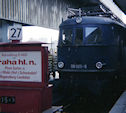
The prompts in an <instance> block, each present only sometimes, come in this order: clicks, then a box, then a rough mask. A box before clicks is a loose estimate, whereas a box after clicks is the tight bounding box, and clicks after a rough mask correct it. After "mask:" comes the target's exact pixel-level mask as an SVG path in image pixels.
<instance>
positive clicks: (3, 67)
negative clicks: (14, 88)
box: [0, 51, 42, 82]
mask: <svg viewBox="0 0 126 113" xmlns="http://www.w3.org/2000/svg"><path fill="white" fill-rule="evenodd" d="M41 69H42V60H41V52H40V51H19V52H14V51H12V52H0V81H21V82H41V81H42V71H41Z"/></svg>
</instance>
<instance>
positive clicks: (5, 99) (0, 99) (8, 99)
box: [0, 96, 16, 104]
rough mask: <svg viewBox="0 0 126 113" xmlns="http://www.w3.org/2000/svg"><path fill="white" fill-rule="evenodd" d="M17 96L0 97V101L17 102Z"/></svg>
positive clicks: (6, 102)
mask: <svg viewBox="0 0 126 113" xmlns="http://www.w3.org/2000/svg"><path fill="white" fill-rule="evenodd" d="M15 100H16V99H15V97H11V96H2V97H0V103H1V104H15Z"/></svg>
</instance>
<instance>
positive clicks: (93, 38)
mask: <svg viewBox="0 0 126 113" xmlns="http://www.w3.org/2000/svg"><path fill="white" fill-rule="evenodd" d="M85 39H86V44H100V43H101V42H102V31H101V29H100V28H99V27H85Z"/></svg>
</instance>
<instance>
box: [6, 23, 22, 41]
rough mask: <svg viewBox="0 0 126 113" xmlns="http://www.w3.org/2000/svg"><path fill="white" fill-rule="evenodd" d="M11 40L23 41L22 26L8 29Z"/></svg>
mask: <svg viewBox="0 0 126 113" xmlns="http://www.w3.org/2000/svg"><path fill="white" fill-rule="evenodd" d="M8 39H9V40H22V26H19V25H15V26H9V27H8Z"/></svg>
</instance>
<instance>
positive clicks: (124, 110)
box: [109, 91, 126, 113]
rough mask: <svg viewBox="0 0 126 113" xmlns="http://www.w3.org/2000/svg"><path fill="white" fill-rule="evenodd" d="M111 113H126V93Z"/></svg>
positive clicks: (125, 92)
mask: <svg viewBox="0 0 126 113" xmlns="http://www.w3.org/2000/svg"><path fill="white" fill-rule="evenodd" d="M109 113H126V91H124V92H123V93H122V95H121V96H120V97H119V99H118V100H117V102H116V103H115V105H114V106H113V107H112V109H111V110H110V112H109Z"/></svg>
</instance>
